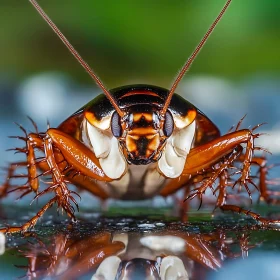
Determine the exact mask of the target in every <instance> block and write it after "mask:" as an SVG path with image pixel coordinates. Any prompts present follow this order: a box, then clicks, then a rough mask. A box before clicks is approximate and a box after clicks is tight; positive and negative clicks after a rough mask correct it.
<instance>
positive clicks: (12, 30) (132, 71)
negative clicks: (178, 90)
mask: <svg viewBox="0 0 280 280" xmlns="http://www.w3.org/2000/svg"><path fill="white" fill-rule="evenodd" d="M38 2H39V3H40V5H41V6H42V7H43V8H44V9H45V11H46V12H47V13H48V15H49V16H50V17H51V18H52V19H53V21H54V22H55V23H56V24H57V25H58V27H59V28H60V29H61V30H62V32H63V33H64V34H65V35H66V37H67V38H68V39H69V40H70V42H71V43H72V44H73V45H74V46H75V47H76V48H77V50H78V51H79V52H80V54H81V55H82V57H83V58H84V59H85V60H86V61H87V62H88V63H89V64H90V65H91V67H92V68H93V69H94V70H95V71H96V73H97V74H98V75H99V76H100V78H101V79H102V80H103V81H104V83H105V84H106V85H107V86H108V87H109V88H111V87H115V86H119V85H123V84H129V83H151V84H157V85H160V86H164V87H169V86H170V84H171V82H172V80H173V79H174V77H175V75H176V73H177V72H178V70H179V69H180V67H181V66H182V65H183V63H184V62H185V60H186V59H187V57H188V56H189V55H190V54H191V52H192V51H193V49H194V48H195V46H196V45H197V44H198V42H199V40H200V39H201V38H202V36H203V35H204V33H205V32H206V30H207V28H208V27H209V26H210V24H211V23H212V21H213V20H214V18H215V17H216V16H217V14H218V13H219V11H220V10H221V8H222V6H223V5H224V4H225V0H185V1H171V0H161V1H150V0H144V1H128V0H123V1H107V0H96V1H93V0H79V1H74V0H59V1H57V0H39V1H38ZM279 11H280V1H279V0H265V1H264V0H246V1H244V0H233V1H232V4H231V7H230V8H229V10H228V12H227V13H226V15H225V16H224V18H223V19H222V21H221V22H220V24H219V25H218V27H217V29H216V30H215V31H214V34H213V35H212V36H211V38H210V40H209V41H208V42H207V44H206V46H205V47H204V49H203V51H202V52H201V53H200V55H199V57H198V58H197V59H196V61H195V63H194V64H193V67H192V69H191V75H195V74H198V73H199V74H207V75H215V76H222V77H225V78H230V79H233V80H238V79H240V78H243V77H244V76H246V75H251V74H253V75H254V74H255V73H261V74H263V73H269V75H270V74H272V75H274V73H279V72H280V53H279V50H280V28H279V27H280V16H279ZM0 26H1V27H0V38H1V39H0V40H1V43H0V53H1V59H0V74H1V73H2V74H3V73H4V74H5V75H8V76H12V77H14V78H15V79H20V80H21V79H23V78H26V77H28V76H29V75H31V74H35V73H38V72H45V71H53V70H56V71H59V72H60V71H61V72H65V73H67V74H69V75H70V76H71V77H73V78H74V79H75V80H77V81H81V82H84V83H91V80H90V78H89V77H88V76H87V75H86V74H85V73H84V71H83V70H82V69H81V67H80V66H79V65H78V64H77V62H76V61H75V60H74V59H73V58H72V57H71V56H70V55H69V52H68V51H67V50H66V48H65V47H64V46H63V44H62V43H61V42H60V41H59V39H58V38H56V35H55V34H54V33H53V32H52V30H51V29H50V28H49V27H48V26H47V24H46V23H45V22H44V21H43V20H42V19H41V18H40V16H39V15H38V14H37V12H36V11H35V9H34V8H33V7H32V6H31V4H30V3H29V1H28V0H20V1H18V0H1V4H0Z"/></svg>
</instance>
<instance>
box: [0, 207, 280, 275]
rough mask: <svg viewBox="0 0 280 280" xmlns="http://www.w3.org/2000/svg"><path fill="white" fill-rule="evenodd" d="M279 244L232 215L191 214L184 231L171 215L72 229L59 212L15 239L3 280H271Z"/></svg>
mask: <svg viewBox="0 0 280 280" xmlns="http://www.w3.org/2000/svg"><path fill="white" fill-rule="evenodd" d="M13 212H14V213H13ZM16 212H17V211H13V210H11V211H10V213H9V217H11V214H12V216H13V215H16ZM27 218H28V217H27V216H24V217H21V218H20V220H22V221H23V220H25V219H27ZM19 222H20V221H19ZM279 236H280V233H279V232H278V231H277V229H263V228H261V227H260V226H258V225H256V223H255V222H254V221H252V220H250V219H243V217H240V216H234V217H233V216H232V215H218V216H217V217H216V218H215V219H211V218H209V215H208V217H207V215H205V216H201V215H200V216H198V215H197V214H196V215H194V214H191V215H190V221H189V222H188V223H181V222H179V221H178V220H176V219H175V218H172V217H170V216H169V217H167V216H163V215H157V216H155V215H149V216H139V215H137V217H133V216H128V215H124V214H122V215H121V216H115V215H114V216H113V217H104V216H101V215H98V214H87V213H84V214H80V215H79V222H77V223H75V224H70V223H69V222H68V221H67V220H62V219H61V217H60V218H59V217H57V215H56V213H55V212H53V213H52V214H51V215H49V216H48V217H45V218H44V220H42V221H41V223H40V224H39V225H38V226H36V227H35V230H33V231H32V232H29V233H26V234H25V236H22V235H20V234H18V235H9V236H7V240H6V245H5V247H6V248H5V252H4V254H3V255H2V256H0V270H1V275H2V276H3V277H4V278H3V279H11V278H13V277H19V276H24V279H94V280H97V279H100V280H101V279H108V280H109V279H181V280H182V279H225V278H224V276H222V275H223V273H224V274H226V275H229V276H230V275H232V274H235V273H238V272H240V271H244V273H245V274H244V275H247V276H248V273H249V275H251V276H252V277H253V276H254V277H255V279H265V278H260V275H261V271H262V266H261V265H263V269H264V270H265V269H267V268H268V267H273V261H274V263H276V262H278V261H279V259H280V239H279ZM267 252H269V253H270V254H269V256H267ZM267 260H269V261H270V263H269V264H267V265H265V262H266V261H267ZM251 262H253V264H251ZM231 266H233V268H232V267H231ZM234 266H236V267H234ZM256 266H257V268H258V269H257V270H256ZM252 268H253V269H252ZM227 270H228V271H229V272H227ZM259 270H260V271H259ZM257 271H259V272H258V273H257ZM275 272H276V271H275ZM270 273H274V272H273V270H270ZM265 275H267V274H265ZM272 275H273V274H272ZM221 277H223V278H221ZM239 279H243V278H242V277H241V278H239ZM244 279H246V278H244ZM269 279H277V278H269Z"/></svg>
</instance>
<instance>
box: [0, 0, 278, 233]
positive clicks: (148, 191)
mask: <svg viewBox="0 0 280 280" xmlns="http://www.w3.org/2000/svg"><path fill="white" fill-rule="evenodd" d="M30 2H31V4H32V5H33V6H34V7H35V9H36V10H37V11H38V13H39V14H40V15H41V16H42V17H43V19H44V20H45V21H46V22H47V23H48V25H49V26H50V27H51V28H52V29H53V31H54V32H55V33H56V34H57V35H58V37H59V38H60V39H61V40H62V42H63V43H64V44H65V45H66V47H67V48H68V49H69V50H70V52H71V53H72V54H73V56H74V57H75V58H76V59H77V60H78V61H79V63H80V64H81V65H82V66H83V67H84V69H85V70H86V71H87V73H88V74H89V75H90V76H91V77H92V79H93V80H94V81H95V83H96V84H97V85H98V86H99V87H100V89H101V90H102V92H103V93H102V94H101V95H99V96H97V97H96V98H94V99H93V100H92V101H90V102H89V103H88V104H86V105H85V106H83V107H82V108H81V109H79V110H78V111H77V112H75V113H74V114H73V115H72V116H70V117H69V118H68V119H66V120H65V121H63V122H62V123H61V124H60V125H59V126H58V127H57V128H48V129H47V131H46V132H43V133H39V132H38V130H37V127H36V124H35V122H33V124H34V127H35V132H34V133H30V134H27V133H26V131H25V129H24V128H22V127H21V129H22V130H23V131H24V133H25V136H24V137H20V136H18V137H17V138H19V139H21V140H23V141H25V143H26V146H25V147H24V148H17V149H16V150H17V151H19V152H24V153H26V161H24V162H17V163H13V164H11V165H10V168H9V171H8V176H7V179H6V182H5V183H4V184H3V185H2V188H1V195H2V196H5V195H7V194H8V193H9V192H11V191H22V192H23V194H22V195H21V196H25V195H26V194H29V193H35V198H34V199H37V198H39V197H41V196H42V195H44V194H46V193H52V194H53V195H54V196H53V198H52V199H51V200H50V201H49V202H48V203H47V204H46V205H45V206H44V207H43V208H42V209H41V210H40V211H39V212H38V213H37V214H36V215H35V216H34V217H33V218H31V219H30V220H29V221H27V222H26V223H25V224H23V225H22V226H17V227H15V226H13V227H5V228H2V229H0V231H1V232H6V233H7V232H9V233H13V232H19V231H20V232H25V231H27V230H28V229H29V228H30V227H33V226H34V225H35V224H36V222H37V220H38V219H39V218H40V217H42V215H43V214H44V213H45V212H46V211H47V210H48V209H49V208H50V207H51V206H52V205H53V204H57V207H58V208H60V209H62V210H64V211H65V212H66V213H67V214H68V216H69V217H70V218H72V219H75V216H74V211H75V210H74V206H77V208H78V204H77V202H76V200H75V198H74V196H75V195H78V193H76V192H74V191H71V190H70V189H69V188H68V184H73V185H75V186H77V188H78V189H82V190H87V191H89V192H90V193H92V194H94V195H95V196H97V197H99V198H100V199H102V200H106V199H108V198H116V199H122V200H143V199H146V198H150V197H153V196H155V195H161V196H163V197H166V196H168V195H171V194H174V193H175V192H176V191H177V190H179V189H184V190H185V199H193V198H194V197H197V198H199V199H200V200H201V201H202V195H203V194H204V193H205V191H206V190H207V189H211V190H212V192H213V194H215V195H216V196H217V199H216V207H217V208H220V209H222V210H231V211H234V212H239V213H244V214H246V215H249V216H251V217H252V218H254V219H256V220H257V221H258V222H260V223H261V224H264V225H271V224H275V223H278V222H279V221H272V220H267V219H265V218H261V217H260V216H259V215H258V214H256V213H254V212H251V211H246V210H243V208H241V207H239V206H236V205H234V204H227V201H228V200H227V198H228V193H229V191H230V190H232V189H234V188H235V187H236V188H238V190H239V191H240V190H244V191H245V192H247V193H248V195H249V197H250V198H251V188H250V187H251V186H253V187H255V188H256V189H257V191H258V192H259V197H260V199H262V200H265V201H266V202H270V199H271V198H270V193H269V192H268V190H267V186H266V184H267V182H266V174H267V166H266V159H265V158H264V157H256V156H254V151H255V150H261V149H262V148H260V147H255V144H254V141H255V139H256V138H257V137H259V136H260V134H259V133H255V129H256V128H258V127H259V126H260V125H256V126H255V127H253V128H251V129H240V125H241V122H242V119H241V121H240V122H239V123H238V124H237V126H236V127H235V129H234V130H231V131H230V132H228V133H227V134H225V135H223V136H221V134H220V131H219V129H218V128H217V126H216V125H215V124H214V123H213V122H212V121H211V120H210V119H209V118H208V117H207V116H206V115H205V114H203V113H202V112H201V111H200V110H199V109H198V108H196V107H195V106H194V105H193V104H191V103H190V102H188V101H187V100H185V99H183V98H182V97H180V96H179V95H177V94H176V93H175V90H176V88H177V86H178V84H179V82H180V81H181V79H182V77H183V76H184V74H185V73H186V71H187V70H188V69H189V67H190V66H191V64H192V62H193V61H194V59H195V58H196V56H197V54H198V53H199V51H200V50H201V48H202V47H203V46H204V44H205V42H206V41H207V39H208V37H209V36H210V34H211V33H212V32H213V30H214V28H215V27H216V25H217V23H218V22H219V21H220V19H221V18H222V16H223V15H224V13H225V11H226V10H227V8H228V7H229V5H230V3H231V0H227V2H226V4H225V6H224V7H223V9H222V10H221V12H220V13H219V15H218V16H217V18H216V19H215V21H214V22H213V23H212V25H211V26H210V28H209V29H208V31H207V32H206V34H205V35H204V37H203V39H202V40H201V42H200V43H199V44H198V46H197V47H196V49H195V50H194V52H193V53H192V55H191V56H190V57H189V59H188V60H187V62H186V63H185V65H184V66H183V68H182V69H181V71H180V72H179V74H178V76H177V77H176V79H175V82H174V83H173V85H172V86H171V89H164V88H161V87H158V86H152V85H146V84H142V85H128V86H122V87H119V88H115V89H112V90H108V89H107V88H106V87H105V86H104V84H103V83H102V82H101V80H100V79H99V78H98V77H97V76H96V74H95V73H94V72H93V71H92V70H91V68H90V67H89V65H88V64H87V63H86V62H85V61H84V60H83V59H82V57H81V56H80V55H79V53H78V52H77V51H76V50H75V49H74V47H73V46H72V45H71V44H70V43H69V41H68V40H67V39H66V37H65V36H64V35H63V34H62V33H61V31H60V30H59V29H58V28H57V26H56V25H55V24H54V23H53V22H52V21H51V19H50V18H49V17H48V16H47V15H46V13H45V12H44V11H43V10H42V8H41V7H40V6H39V5H38V3H37V2H36V0H30ZM37 151H39V152H41V153H43V154H44V156H43V158H38V157H37V156H36V153H37ZM236 163H239V164H240V165H241V167H240V168H238V170H235V169H234V168H237V167H236ZM252 164H254V165H256V166H257V167H258V173H257V176H258V178H257V180H258V182H256V178H255V176H252V175H251V174H250V169H251V165H252ZM17 167H26V168H27V175H26V177H27V178H28V180H27V183H26V184H24V185H21V186H19V187H16V188H15V187H13V186H12V185H11V183H10V179H11V178H13V176H14V175H13V174H14V171H15V170H16V169H17ZM39 170H40V173H41V172H42V173H41V174H39V175H38V171H39ZM40 176H50V177H51V178H52V181H51V184H50V185H48V186H47V187H46V188H44V189H41V190H40V189H39V177H40ZM236 176H239V178H236ZM78 196H79V195H78ZM183 205H184V204H183ZM183 208H184V206H183Z"/></svg>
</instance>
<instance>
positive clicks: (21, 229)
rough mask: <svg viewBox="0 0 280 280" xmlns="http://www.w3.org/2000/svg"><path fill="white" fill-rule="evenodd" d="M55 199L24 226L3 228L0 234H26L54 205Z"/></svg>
mask: <svg viewBox="0 0 280 280" xmlns="http://www.w3.org/2000/svg"><path fill="white" fill-rule="evenodd" d="M57 199H58V198H57V197H54V198H52V199H51V200H50V201H49V202H48V203H47V204H46V205H45V206H44V207H43V208H42V209H41V210H40V211H39V212H38V213H37V214H36V215H35V216H34V217H32V218H31V219H30V220H29V221H27V222H26V223H25V224H24V225H22V226H19V227H5V228H0V232H3V233H16V232H26V231H27V230H28V229H29V228H31V227H34V226H35V224H36V223H37V221H38V220H39V219H40V218H41V217H42V216H43V214H44V213H45V212H46V211H47V210H48V209H49V208H50V207H51V206H52V205H53V204H54V203H55V202H57Z"/></svg>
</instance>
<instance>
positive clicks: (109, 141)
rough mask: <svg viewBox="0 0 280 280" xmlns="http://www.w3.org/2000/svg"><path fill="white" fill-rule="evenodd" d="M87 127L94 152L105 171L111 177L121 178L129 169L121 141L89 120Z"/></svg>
mask: <svg viewBox="0 0 280 280" xmlns="http://www.w3.org/2000/svg"><path fill="white" fill-rule="evenodd" d="M86 128H87V133H88V138H89V140H90V144H91V146H92V148H93V152H94V153H95V155H96V157H97V158H98V159H99V163H100V165H101V167H102V169H103V171H104V173H105V174H106V175H107V176H108V177H109V178H111V179H120V178H121V176H122V175H123V174H124V172H126V170H127V162H126V160H125V158H124V156H123V154H122V151H121V150H120V147H119V141H118V140H117V138H115V137H110V136H108V135H107V134H106V132H105V131H102V130H100V129H98V128H96V127H94V126H92V125H91V124H90V123H89V122H88V121H87V120H86Z"/></svg>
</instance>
